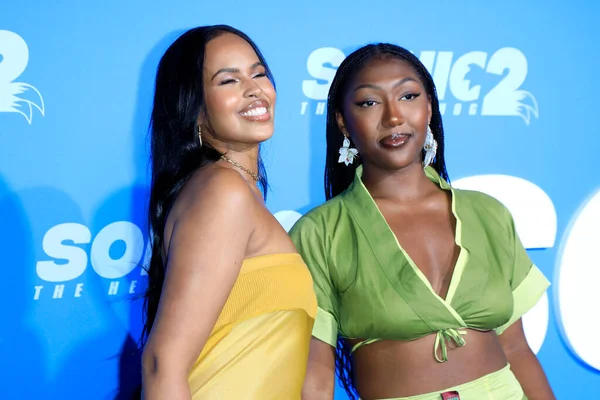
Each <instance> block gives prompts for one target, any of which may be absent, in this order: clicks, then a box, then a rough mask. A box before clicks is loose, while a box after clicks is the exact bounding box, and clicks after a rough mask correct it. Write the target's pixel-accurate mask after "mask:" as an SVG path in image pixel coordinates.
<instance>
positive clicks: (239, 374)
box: [188, 253, 317, 400]
mask: <svg viewBox="0 0 600 400" xmlns="http://www.w3.org/2000/svg"><path fill="white" fill-rule="evenodd" d="M316 313H317V300H316V296H315V293H314V290H313V281H312V278H311V275H310V273H309V271H308V268H307V267H306V265H305V264H304V262H303V261H302V257H301V256H300V255H299V254H294V253H285V254H269V255H264V256H258V257H253V258H249V259H246V260H245V261H244V262H243V264H242V266H241V270H240V274H239V276H238V278H237V280H236V282H235V284H234V286H233V289H232V291H231V294H230V295H229V298H228V299H227V302H226V303H225V306H224V307H223V310H222V311H221V314H220V316H219V318H218V320H217V322H216V324H215V326H214V328H213V330H212V332H211V334H210V337H209V338H208V340H207V342H206V344H205V346H204V348H203V350H202V353H201V354H200V356H199V357H198V360H197V361H196V363H195V364H194V366H193V367H192V370H191V372H190V374H189V376H188V381H189V384H190V391H191V393H192V399H202V400H212V399H219V400H228V399H236V400H238V399H261V400H268V399H273V400H275V399H286V400H287V399H290V400H294V399H300V394H301V391H302V384H303V382H304V377H305V374H306V364H307V362H308V349H309V343H310V338H311V332H312V328H313V324H314V321H315V317H316Z"/></svg>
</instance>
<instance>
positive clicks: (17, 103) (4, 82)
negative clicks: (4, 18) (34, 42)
mask: <svg viewBox="0 0 600 400" xmlns="http://www.w3.org/2000/svg"><path fill="white" fill-rule="evenodd" d="M0 55H1V56H2V58H1V59H0V112H7V113H19V114H21V115H22V116H23V117H25V119H26V120H27V122H28V123H29V124H30V125H31V119H32V117H33V108H37V109H38V110H39V112H40V113H41V114H42V116H43V115H44V112H45V108H44V99H43V97H42V94H41V93H40V92H39V90H37V89H36V88H35V87H34V86H32V85H30V84H29V83H24V82H14V81H15V79H17V78H18V77H19V76H21V74H22V73H23V72H25V69H26V68H27V63H28V62H29V48H28V47H27V43H25V40H23V38H22V37H21V36H19V35H17V34H16V33H14V32H10V31H4V30H0Z"/></svg>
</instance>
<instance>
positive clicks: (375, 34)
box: [0, 0, 600, 399]
mask: <svg viewBox="0 0 600 400" xmlns="http://www.w3.org/2000/svg"><path fill="white" fill-rule="evenodd" d="M91 4H92V3H88V5H86V6H84V5H83V3H82V2H80V1H75V0H70V1H69V0H63V1H60V2H3V3H2V4H1V5H0V255H1V257H2V258H1V263H2V269H1V270H0V274H1V275H0V276H1V278H2V280H1V286H0V287H1V289H0V307H1V309H2V313H1V314H2V317H1V319H0V321H1V322H0V323H1V324H2V329H1V330H0V382H2V384H1V385H0V398H2V399H14V398H19V399H20V398H24V399H26V398H51V399H80V398H85V399H105V398H115V397H117V396H120V397H119V398H125V396H126V395H127V394H129V393H130V392H131V388H132V387H133V386H135V385H136V384H137V382H138V380H139V361H137V356H136V355H135V347H136V346H135V343H136V341H137V339H138V337H139V332H140V318H141V313H140V307H141V302H140V301H139V300H137V301H136V300H134V299H135V296H137V295H140V294H141V293H142V292H143V289H144V285H145V278H144V276H143V273H142V270H141V269H140V268H139V267H138V266H137V264H138V263H139V262H140V261H141V260H143V259H144V257H145V255H146V254H147V248H146V244H147V241H146V238H145V232H146V224H145V218H146V216H145V204H146V198H147V193H148V174H147V136H146V131H147V126H148V117H149V111H150V100H151V96H152V91H153V78H154V73H155V70H156V66H157V63H158V59H159V57H160V56H161V54H162V53H163V52H164V50H165V49H166V48H167V46H168V45H169V44H170V43H171V42H172V41H173V40H174V39H175V38H176V37H177V35H179V34H180V33H182V31H183V30H185V29H188V28H190V27H193V26H197V25H203V24H215V23H227V24H230V25H233V26H235V27H237V28H239V29H241V30H243V31H245V32H247V33H248V34H249V35H250V36H251V37H252V38H253V39H254V40H256V42H257V43H258V44H259V46H260V47H261V48H262V50H263V51H264V54H265V56H266V57H267V60H268V61H269V63H270V64H271V67H272V69H273V72H274V74H275V78H276V81H277V84H278V105H277V115H276V132H275V135H274V137H273V139H272V140H270V141H269V142H267V144H266V145H265V146H264V150H265V152H264V156H265V160H266V163H267V170H268V172H269V179H270V184H271V189H272V190H271V192H270V197H269V201H268V207H269V209H270V210H271V211H272V212H273V213H274V214H275V215H276V216H277V217H278V219H279V220H280V221H281V222H282V224H283V225H284V226H286V227H289V226H290V225H291V224H293V222H294V221H295V220H296V219H297V218H298V217H299V215H301V214H302V213H305V212H306V211H307V210H309V209H310V208H312V207H314V206H316V205H318V204H320V203H321V202H322V201H323V200H324V195H323V166H324V154H325V152H324V150H325V140H324V127H325V116H324V105H325V103H324V101H325V97H326V93H327V90H328V86H329V84H330V82H331V79H332V77H333V74H334V72H335V69H336V67H337V66H338V65H339V63H340V62H341V60H342V59H343V58H344V57H345V55H347V54H348V53H349V52H350V51H352V50H354V49H355V48H357V47H358V46H360V45H363V44H366V43H367V42H375V41H388V42H394V43H397V44H400V45H402V46H404V47H407V48H409V49H410V50H411V51H413V52H414V53H415V54H417V55H418V56H419V57H420V59H421V60H422V61H423V62H424V63H425V64H426V66H427V67H428V68H429V70H430V71H431V72H432V74H433V76H434V79H435V81H436V84H437V86H438V91H439V97H440V100H441V103H442V109H443V111H444V123H445V128H446V143H447V160H448V170H449V173H450V176H451V178H452V180H453V182H454V184H455V186H457V187H469V188H475V189H478V190H481V191H485V192H487V193H490V194H492V195H494V196H495V197H497V198H498V199H500V200H501V201H502V202H504V203H505V204H506V205H507V206H508V207H509V208H510V209H511V211H512V212H513V214H514V216H515V219H516V224H517V229H518V232H519V234H520V236H521V238H522V240H523V242H524V243H525V245H526V247H527V248H528V249H531V250H530V255H531V257H532V258H533V260H534V261H535V262H536V263H537V264H538V265H539V267H540V268H541V269H542V271H543V272H544V273H545V274H546V275H547V276H548V278H549V279H550V280H551V281H552V286H551V289H550V290H549V291H548V293H547V296H546V297H544V298H543V299H542V300H541V301H540V303H538V305H537V306H536V307H535V308H534V309H533V310H532V311H531V312H530V313H528V314H527V316H526V317H525V328H526V334H527V339H528V341H529V343H530V344H531V346H532V347H533V348H534V350H535V351H536V352H537V354H538V357H539V359H540V360H541V363H542V365H543V367H544V369H545V371H546V373H547V375H548V377H549V379H550V382H551V384H552V386H553V388H554V390H555V392H556V394H557V395H558V398H559V399H579V398H600V346H598V339H597V335H598V332H600V312H599V311H598V309H599V308H600V297H598V289H597V285H598V282H599V281H600V262H599V261H598V260H599V258H598V257H597V253H596V252H597V249H598V245H599V244H600V191H599V189H600V179H599V178H598V175H597V171H596V170H595V167H596V163H597V157H598V156H597V151H598V150H597V149H598V147H599V146H600V135H599V132H598V126H599V125H600V120H599V119H600V117H599V115H600V113H598V111H597V104H596V101H595V100H596V95H597V93H598V92H599V91H600V83H599V81H598V72H597V66H598V64H599V63H600V56H599V55H598V54H599V52H598V39H600V27H599V25H598V23H597V16H598V15H599V14H600V6H599V5H597V4H598V3H595V4H594V2H593V1H591V0H590V1H584V0H580V1H571V2H556V1H533V0H532V1H528V2H524V1H508V0H503V1H486V2H483V1H468V0H464V1H454V2H446V1H442V0H430V1H428V2H426V4H425V3H423V2H417V1H414V2H408V1H397V0H396V1H391V0H388V1H378V2H374V1H372V2H368V4H366V3H363V2H356V4H350V3H349V2H348V1H347V0H336V1H327V2H325V1H303V2H294V3H289V2H283V1H262V2H235V1H229V2H210V3H209V2H200V1H192V0H171V1H169V2H160V4H159V2H157V3H156V4H151V3H149V2H147V1H141V0H132V1H128V2H121V1H115V0H108V1H105V2H101V3H97V4H96V3H94V4H93V5H91ZM336 398H339V399H343V398H345V396H344V395H343V394H342V393H341V392H339V393H338V394H337V396H336Z"/></svg>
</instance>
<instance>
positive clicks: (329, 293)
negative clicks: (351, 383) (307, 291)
mask: <svg viewBox="0 0 600 400" xmlns="http://www.w3.org/2000/svg"><path fill="white" fill-rule="evenodd" d="M289 234H290V237H291V238H292V241H293V242H294V245H295V246H296V249H297V250H298V252H299V253H300V255H301V256H302V259H303V260H304V262H305V263H306V265H307V266H308V269H309V271H310V273H311V275H312V279H313V282H314V289H315V293H316V296H317V303H318V306H319V308H318V310H317V319H316V320H315V324H314V327H313V332H312V335H313V336H314V337H315V338H317V339H319V340H321V341H323V342H325V343H327V344H329V345H331V346H333V347H336V345H337V336H338V317H337V308H338V295H337V291H336V290H335V289H334V286H333V283H332V280H331V276H330V274H329V265H328V262H327V258H328V257H327V252H326V247H325V246H326V244H325V239H324V235H323V234H322V232H319V230H318V227H317V224H315V223H314V221H312V220H311V219H309V218H308V217H302V218H301V219H300V220H298V222H296V224H295V225H294V226H293V227H292V229H291V230H290V233H289Z"/></svg>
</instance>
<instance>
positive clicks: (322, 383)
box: [302, 337, 335, 400]
mask: <svg viewBox="0 0 600 400" xmlns="http://www.w3.org/2000/svg"><path fill="white" fill-rule="evenodd" d="M334 388H335V348H334V347H332V346H331V345H329V344H327V343H325V342H322V341H320V340H319V339H317V338H315V337H313V338H312V339H311V341H310V352H309V354H308V368H307V370H306V379H305V380H304V386H303V387H302V400H332V399H333V392H334Z"/></svg>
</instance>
